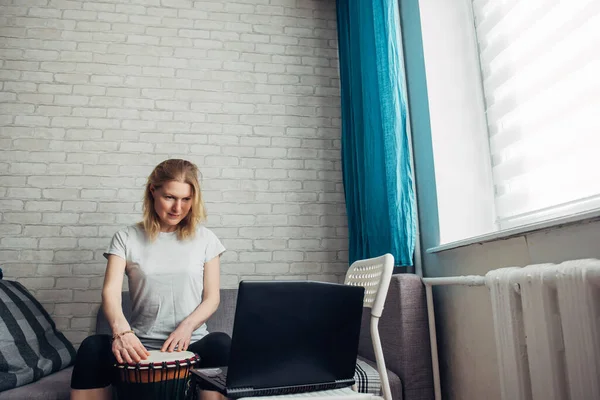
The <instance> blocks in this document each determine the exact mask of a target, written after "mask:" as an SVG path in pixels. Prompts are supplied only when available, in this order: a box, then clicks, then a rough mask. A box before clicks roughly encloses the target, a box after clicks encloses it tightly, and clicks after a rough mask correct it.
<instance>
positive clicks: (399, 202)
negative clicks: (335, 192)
mask: <svg viewBox="0 0 600 400" xmlns="http://www.w3.org/2000/svg"><path fill="white" fill-rule="evenodd" d="M337 25H338V39H339V64H340V80H341V107H342V170H343V178H344V192H345V197H346V211H347V214H348V228H349V242H350V243H349V259H350V262H351V263H352V262H354V261H356V260H359V259H364V258H370V257H376V256H380V255H382V254H385V253H391V254H392V255H393V256H394V259H395V263H396V265H405V266H410V265H412V264H413V253H414V247H415V236H416V215H415V195H414V191H413V171H412V167H411V152H410V147H409V146H410V144H409V138H408V132H407V121H406V118H407V107H406V99H405V96H404V91H403V84H404V70H403V64H402V54H401V51H402V45H401V43H402V42H401V39H400V19H399V10H398V3H397V1H395V0H367V1H364V0H337Z"/></svg>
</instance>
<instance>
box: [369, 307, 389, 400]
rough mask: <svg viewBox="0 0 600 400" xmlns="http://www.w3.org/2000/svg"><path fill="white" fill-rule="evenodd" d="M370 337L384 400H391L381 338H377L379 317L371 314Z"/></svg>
mask: <svg viewBox="0 0 600 400" xmlns="http://www.w3.org/2000/svg"><path fill="white" fill-rule="evenodd" d="M371 339H372V340H373V350H374V351H375V361H376V362H377V371H379V377H380V378H381V388H382V389H383V398H384V400H392V391H391V389H390V381H389V379H388V375H387V369H386V367H385V359H384V358H383V349H382V347H381V339H380V338H379V318H378V317H374V316H371Z"/></svg>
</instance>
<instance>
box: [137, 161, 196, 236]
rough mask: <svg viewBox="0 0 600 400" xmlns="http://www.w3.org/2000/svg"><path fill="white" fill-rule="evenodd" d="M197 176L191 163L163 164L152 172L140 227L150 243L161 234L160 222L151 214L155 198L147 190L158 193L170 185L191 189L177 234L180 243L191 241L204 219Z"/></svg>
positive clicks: (168, 162) (154, 213)
mask: <svg viewBox="0 0 600 400" xmlns="http://www.w3.org/2000/svg"><path fill="white" fill-rule="evenodd" d="M198 175H199V171H198V167H197V166H196V165H195V164H194V163H192V162H189V161H187V160H181V159H171V160H165V161H163V162H161V163H160V164H158V165H157V166H156V167H155V168H154V170H153V171H152V173H151V174H150V176H149V177H148V181H147V183H146V190H145V192H144V204H143V211H144V216H143V220H142V222H140V223H139V225H140V226H141V227H142V228H143V229H144V231H145V232H146V236H147V237H148V239H149V240H150V241H154V239H156V237H157V236H158V233H159V232H160V218H159V217H158V214H156V211H155V210H154V196H153V195H152V191H151V190H150V189H151V188H152V187H154V188H155V189H158V188H160V187H161V186H162V185H164V184H165V183H167V182H169V181H177V182H182V183H187V184H189V185H190V186H191V187H192V206H191V208H190V211H189V212H188V214H187V215H186V216H185V218H184V219H182V220H181V222H179V224H178V225H177V230H176V232H177V238H178V239H179V240H183V239H187V238H192V237H194V235H195V233H196V226H197V225H198V224H199V223H200V222H202V221H204V220H205V219H206V209H205V208H204V201H203V200H202V192H201V191H200V182H199V180H198Z"/></svg>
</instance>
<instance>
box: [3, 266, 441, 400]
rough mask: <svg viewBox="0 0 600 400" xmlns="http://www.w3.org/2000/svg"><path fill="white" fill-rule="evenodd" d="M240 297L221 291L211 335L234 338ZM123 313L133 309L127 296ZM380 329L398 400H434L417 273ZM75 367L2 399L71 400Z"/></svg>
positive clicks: (399, 287)
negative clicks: (234, 323)
mask: <svg viewBox="0 0 600 400" xmlns="http://www.w3.org/2000/svg"><path fill="white" fill-rule="evenodd" d="M236 299H237V290H236V289H223V290H221V304H220V305H219V309H218V311H217V312H216V313H215V314H214V315H213V317H211V319H210V320H209V321H208V329H209V331H210V332H227V333H229V334H230V335H231V331H232V327H233V317H234V311H235V304H236ZM123 310H124V312H125V314H126V316H128V315H129V314H130V310H131V305H130V301H129V296H128V295H127V294H125V293H124V296H123ZM369 319H370V314H369V312H368V311H367V310H365V312H364V313H363V321H362V330H361V338H360V344H359V351H358V352H359V355H360V356H361V357H362V358H363V359H365V360H367V361H368V362H370V363H371V364H372V365H373V366H374V365H375V362H374V360H375V355H374V352H373V347H372V345H371V338H370V330H369ZM379 331H380V335H381V341H382V346H383V354H384V356H385V361H386V366H387V368H388V376H389V380H390V385H391V389H392V397H393V399H394V400H433V398H434V395H433V375H432V369H431V353H430V346H429V327H428V322H427V309H426V304H425V294H424V288H423V285H422V283H421V280H420V279H419V278H418V277H417V276H415V275H412V274H398V275H393V276H392V282H391V284H390V289H389V292H388V297H387V300H386V303H385V308H384V311H383V315H382V317H381V321H380V323H379ZM96 332H98V333H107V334H109V333H110V328H109V326H108V324H107V322H106V320H105V319H104V317H103V315H102V312H99V313H98V316H97V319H96ZM71 371H72V367H70V368H67V369H64V370H62V371H59V372H57V373H55V374H52V375H50V376H47V377H45V378H42V379H41V380H39V381H37V382H35V383H31V384H29V385H25V386H21V387H18V388H15V389H12V390H8V391H5V392H0V400H8V399H11V400H68V399H69V384H70V379H71Z"/></svg>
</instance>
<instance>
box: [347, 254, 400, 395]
mask: <svg viewBox="0 0 600 400" xmlns="http://www.w3.org/2000/svg"><path fill="white" fill-rule="evenodd" d="M393 269H394V256H392V255H391V254H385V255H383V256H380V257H375V258H369V259H366V260H359V261H355V262H354V263H352V265H351V266H350V269H349V270H348V272H347V273H346V279H345V281H344V284H346V285H351V286H362V287H364V288H365V299H364V307H366V308H370V309H371V324H370V325H371V339H372V341H373V350H374V353H375V361H376V362H377V371H378V372H379V377H380V379H381V387H382V390H383V398H384V400H392V392H391V389H390V382H389V379H388V375H387V369H386V367H385V360H384V358H383V349H382V347H381V339H380V337H379V318H380V317H381V314H382V313H383V305H384V303H385V299H386V297H387V293H388V289H389V287H390V281H391V279H392V271H393Z"/></svg>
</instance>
